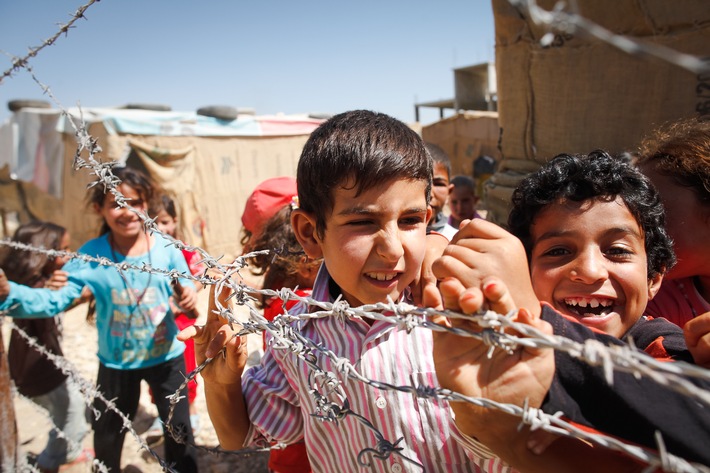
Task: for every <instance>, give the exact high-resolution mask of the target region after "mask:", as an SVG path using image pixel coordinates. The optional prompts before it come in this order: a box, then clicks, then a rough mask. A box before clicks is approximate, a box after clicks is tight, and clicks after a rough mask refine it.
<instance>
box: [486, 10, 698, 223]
mask: <svg viewBox="0 0 710 473" xmlns="http://www.w3.org/2000/svg"><path fill="white" fill-rule="evenodd" d="M537 3H538V5H539V6H540V7H542V8H545V9H547V10H551V9H553V8H555V5H556V4H557V3H558V2H557V1H556V0H539V1H538V2H537ZM575 5H576V10H575V11H576V12H577V13H579V15H581V16H582V17H584V18H586V19H588V20H591V21H593V22H595V23H597V24H599V25H601V26H603V27H604V28H606V29H608V30H610V31H611V32H613V33H616V34H620V35H626V36H628V37H631V38H632V39H634V40H637V41H640V42H644V43H646V44H649V45H659V46H663V47H668V48H671V49H673V50H676V51H680V52H684V53H688V54H692V55H694V56H698V57H706V56H710V8H708V2H707V1H706V0H687V1H683V2H669V1H667V0H619V1H616V2H599V1H597V0H579V1H577V2H575ZM493 12H494V18H495V26H496V73H497V77H498V112H499V122H500V127H501V150H502V154H503V161H502V163H501V167H500V169H499V172H498V173H497V174H496V175H494V176H493V178H492V179H491V181H489V185H488V186H487V189H488V191H487V192H488V194H487V195H486V196H485V200H486V206H487V207H488V208H489V209H491V210H493V212H492V213H489V215H491V216H492V217H493V220H494V221H498V222H499V223H502V222H504V221H505V220H506V219H507V213H508V208H509V203H510V200H509V197H510V194H511V193H512V187H510V186H511V185H512V184H513V183H515V182H518V181H519V180H520V179H521V178H522V176H524V175H525V174H526V173H528V172H530V170H531V168H532V169H535V168H536V167H537V166H539V164H540V163H543V162H546V161H548V160H549V159H550V158H552V157H554V156H555V155H557V154H559V153H563V152H564V153H589V152H590V151H592V150H594V149H605V150H607V151H610V152H614V153H616V152H622V151H627V150H632V149H634V148H635V147H636V146H637V144H638V142H639V141H640V139H641V138H642V137H643V136H644V135H645V134H646V133H648V132H650V131H651V129H652V128H653V127H655V126H658V125H660V124H662V123H664V122H666V121H669V120H675V119H678V118H681V117H686V116H690V115H693V114H695V113H698V112H701V113H710V106H705V105H703V104H707V103H708V102H706V101H707V98H706V97H704V95H703V94H706V92H705V91H706V90H710V76H708V75H705V76H702V75H701V76H698V75H696V74H694V73H691V72H688V71H687V70H684V69H681V68H679V67H677V66H675V65H672V64H670V63H668V62H664V61H661V60H659V59H655V58H648V57H646V58H641V57H635V56H631V55H629V54H626V53H624V52H622V51H620V50H619V49H617V48H616V47H614V46H612V45H609V44H607V43H604V42H600V41H599V40H595V39H590V38H588V37H582V36H577V37H575V36H572V35H569V34H556V35H554V36H553V39H552V41H551V43H550V44H549V45H548V46H543V45H542V44H540V39H542V37H543V36H544V35H545V34H547V30H546V29H545V28H543V27H540V26H538V25H535V24H534V23H533V22H532V21H531V20H530V19H529V18H525V17H524V16H523V15H522V14H521V12H520V11H518V10H517V9H516V8H515V7H514V6H512V5H511V4H510V2H509V1H508V0H493ZM703 107H704V108H703ZM513 187H514V186H513Z"/></svg>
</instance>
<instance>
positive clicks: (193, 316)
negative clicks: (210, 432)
mask: <svg viewBox="0 0 710 473" xmlns="http://www.w3.org/2000/svg"><path fill="white" fill-rule="evenodd" d="M148 214H149V215H151V216H152V217H153V218H155V224H156V225H157V226H158V230H160V231H161V232H163V233H164V234H166V235H170V236H171V237H173V238H177V227H178V220H177V211H176V210H175V202H174V201H173V199H171V198H170V196H168V195H166V194H162V195H160V196H158V197H157V198H155V199H153V201H152V203H151V204H150V208H149V210H148ZM182 255H183V256H184V257H185V261H186V262H187V265H188V267H189V268H190V273H191V274H192V275H193V276H196V275H198V274H201V273H203V272H204V271H205V270H206V266H205V265H204V264H202V262H201V261H202V257H201V256H200V254H199V253H197V252H196V251H190V250H187V249H183V250H182ZM194 284H195V289H196V290H197V291H199V290H200V289H201V288H202V284H200V283H199V282H194ZM170 302H171V309H172V310H173V313H174V314H175V323H176V324H177V327H178V330H182V329H184V328H185V327H189V326H190V325H194V324H195V322H196V320H197V317H198V314H197V311H196V310H194V309H193V310H192V311H189V313H186V312H185V311H184V310H182V309H181V308H180V307H177V306H175V305H174V304H173V299H171V300H170ZM183 356H184V357H185V370H186V371H185V374H187V373H191V372H192V371H193V370H194V369H195V368H196V367H197V365H196V364H195V343H194V342H193V341H192V340H187V341H185V352H184V354H183ZM151 394H152V392H151ZM196 397H197V378H193V379H191V380H190V382H189V383H188V384H187V400H188V403H189V404H190V425H191V426H192V432H193V433H194V434H197V432H198V431H199V430H200V416H199V414H198V413H197V408H196V407H195V398H196ZM162 435H163V427H162V424H161V422H160V417H159V416H158V417H156V418H155V421H154V422H153V424H152V425H151V426H150V427H149V428H148V430H147V431H146V433H145V437H146V440H147V441H148V443H151V442H150V440H151V439H152V438H155V437H157V436H162Z"/></svg>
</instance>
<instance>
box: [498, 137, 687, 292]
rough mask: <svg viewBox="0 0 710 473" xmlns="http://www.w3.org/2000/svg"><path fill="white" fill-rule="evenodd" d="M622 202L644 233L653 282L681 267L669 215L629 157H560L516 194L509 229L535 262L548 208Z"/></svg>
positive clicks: (598, 152)
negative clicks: (536, 238)
mask: <svg viewBox="0 0 710 473" xmlns="http://www.w3.org/2000/svg"><path fill="white" fill-rule="evenodd" d="M617 197H620V198H621V199H622V200H623V201H624V203H625V204H626V207H627V208H628V209H629V211H630V212H631V214H632V215H633V216H634V218H635V219H636V222H638V224H639V226H640V227H641V229H642V231H643V234H644V244H645V248H646V255H647V260H648V267H647V277H648V279H651V278H653V277H655V276H656V275H658V274H660V273H664V272H665V271H667V270H668V269H670V268H671V267H672V266H673V264H675V254H674V253H673V244H672V241H671V238H670V237H669V236H668V233H666V230H665V212H664V210H663V205H662V204H661V200H660V197H659V195H658V192H656V189H655V188H654V187H653V185H652V184H651V182H650V181H649V180H648V178H647V177H646V176H644V175H643V174H641V172H640V171H638V170H637V169H636V168H635V167H634V166H633V165H632V164H631V162H630V160H629V158H628V157H627V156H618V157H612V156H610V155H609V154H608V153H606V152H605V151H601V150H596V151H592V152H591V153H589V155H588V156H584V155H569V154H560V155H558V156H556V157H555V158H553V159H552V160H551V161H549V162H548V163H547V164H545V165H543V166H542V167H541V168H540V169H538V170H537V171H536V172H534V173H533V174H531V175H530V176H528V177H526V178H525V179H524V180H523V181H522V182H521V183H520V184H519V185H518V187H517V188H516V189H515V191H514V192H513V209H512V210H511V212H510V215H509V216H508V228H509V230H510V232H511V233H512V234H514V235H515V236H517V237H518V238H520V240H521V241H522V242H523V245H524V246H525V250H526V251H527V253H528V258H529V257H530V254H531V250H532V239H531V236H530V228H531V226H532V224H533V223H534V222H535V218H536V217H537V215H538V214H539V213H540V211H541V210H543V209H544V208H545V207H547V206H548V205H550V204H552V203H555V202H560V201H564V200H571V201H575V202H581V201H584V200H589V199H600V200H608V201H611V200H614V199H616V198H617Z"/></svg>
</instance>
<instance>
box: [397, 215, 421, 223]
mask: <svg viewBox="0 0 710 473" xmlns="http://www.w3.org/2000/svg"><path fill="white" fill-rule="evenodd" d="M399 223H400V225H418V224H420V223H424V217H420V216H419V215H414V216H411V217H404V218H401V219H400V220H399Z"/></svg>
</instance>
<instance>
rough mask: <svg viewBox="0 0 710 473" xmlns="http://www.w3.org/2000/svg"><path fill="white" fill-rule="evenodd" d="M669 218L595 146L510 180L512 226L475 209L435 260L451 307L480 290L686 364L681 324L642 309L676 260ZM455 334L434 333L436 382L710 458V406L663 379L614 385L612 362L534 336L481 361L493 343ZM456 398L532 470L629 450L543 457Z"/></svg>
mask: <svg viewBox="0 0 710 473" xmlns="http://www.w3.org/2000/svg"><path fill="white" fill-rule="evenodd" d="M663 224H664V212H663V207H662V205H661V203H660V199H659V197H658V194H657V192H656V191H655V189H654V188H653V186H652V185H651V184H650V182H649V180H648V179H647V178H645V177H644V176H643V175H642V174H641V173H640V172H639V171H638V170H637V169H635V168H634V167H633V166H632V165H631V164H629V163H628V162H626V161H624V160H623V159H622V158H614V157H612V156H610V155H608V154H607V153H604V152H601V151H597V152H593V153H590V155H588V156H570V155H560V156H558V157H556V158H554V159H553V160H551V161H550V162H548V163H547V164H545V165H543V167H542V168H540V169H539V170H538V171H537V172H535V173H533V174H532V175H530V176H528V177H527V178H526V179H524V180H523V181H522V182H521V184H520V185H519V186H518V188H517V189H516V190H515V192H514V194H513V209H512V211H511V213H510V216H509V219H508V225H509V228H510V231H511V233H512V235H511V233H508V232H506V231H505V230H504V229H502V228H500V227H498V226H496V225H494V224H493V223H490V222H486V221H482V220H480V219H474V220H472V221H471V222H470V223H469V224H468V225H467V226H466V227H465V228H463V229H462V230H461V231H460V232H459V234H458V236H457V237H456V238H455V239H454V242H453V244H452V245H450V246H449V247H448V248H447V249H446V250H445V252H444V256H443V257H442V258H441V259H440V260H438V261H436V262H435V263H434V267H433V271H434V273H435V274H436V275H437V277H438V278H439V279H440V280H443V282H442V283H441V291H442V294H443V295H444V301H445V306H446V307H447V308H449V309H452V310H463V311H464V312H465V313H470V312H472V311H475V310H477V309H478V308H480V302H481V294H483V295H484V297H486V299H487V302H489V303H490V304H491V305H490V307H492V308H493V310H497V311H498V312H500V313H507V312H508V311H509V310H511V309H515V308H516V307H519V308H525V309H526V311H525V312H527V314H528V315H525V314H524V315H523V316H522V320H523V322H524V323H529V324H532V325H537V326H538V328H540V329H545V327H547V329H551V330H550V332H552V331H554V333H555V334H557V335H563V336H565V337H567V338H570V339H572V340H574V341H577V342H579V343H585V342H586V341H587V340H590V339H595V340H598V341H601V342H603V343H604V344H605V345H622V344H623V342H621V341H620V340H619V338H622V339H624V340H626V341H632V342H633V343H634V345H635V346H636V347H638V348H639V349H642V350H644V351H646V352H647V353H648V354H650V355H652V356H654V357H656V358H659V359H665V360H669V359H673V360H682V361H690V362H692V361H693V360H692V358H691V357H690V353H689V351H688V349H687V347H686V345H685V341H684V338H683V333H682V331H681V330H680V329H679V328H678V327H677V326H675V325H674V324H672V323H670V322H668V321H667V320H665V319H663V318H656V319H652V318H650V317H643V316H642V314H643V311H644V309H645V306H646V303H647V302H648V300H650V299H651V298H652V297H653V295H655V293H656V292H657V290H658V287H659V285H660V283H661V279H662V275H663V273H664V272H665V271H666V270H667V269H668V268H669V267H670V266H672V264H673V261H674V257H673V252H672V247H671V241H670V238H669V237H668V235H667V234H666V232H665V229H664V226H663ZM516 236H517V238H516ZM521 242H522V247H524V250H523V248H522V247H521ZM528 263H529V266H528ZM528 267H529V269H528ZM479 289H480V290H479ZM477 291H479V292H477ZM503 293H505V296H501V295H500V294H503ZM486 294H495V295H496V298H491V297H489V296H488V295H486ZM494 299H498V300H494ZM501 300H506V304H503V303H501V302H500V301H501ZM476 302H477V303H478V304H475V303H476ZM511 302H512V304H511ZM496 304H497V305H499V307H496ZM476 305H477V307H476ZM521 312H522V310H521ZM577 322H579V323H577ZM602 331H603V332H606V334H609V335H613V337H609V336H606V334H603V333H601V332H602ZM453 337H454V336H450V335H438V336H436V337H435V340H436V342H435V343H436V345H437V346H438V347H439V350H438V351H437V352H436V356H437V358H436V359H437V376H438V379H439V381H440V382H441V383H442V387H445V388H449V389H453V390H455V391H457V392H461V393H463V394H465V395H468V396H481V395H484V396H485V397H487V398H490V399H492V400H495V401H499V402H511V403H514V404H517V405H519V406H523V405H526V406H527V407H532V408H540V409H542V410H543V412H545V413H548V414H555V413H557V412H560V413H563V414H564V416H565V417H566V418H567V419H568V420H570V421H571V422H572V423H577V424H581V425H582V426H583V427H584V428H585V429H589V428H592V429H597V430H599V431H601V432H606V433H609V434H611V435H614V436H617V437H620V438H623V439H626V440H627V441H630V442H633V443H637V444H641V445H644V446H646V447H648V448H651V449H654V448H657V445H658V444H657V439H656V438H655V433H656V431H658V432H660V433H662V435H663V441H664V445H665V447H666V448H668V451H671V452H672V453H674V454H676V455H680V456H683V457H686V458H689V459H693V460H696V461H707V459H708V458H710V456H709V455H708V450H707V432H708V430H707V426H708V421H709V419H708V415H707V409H703V407H704V406H700V405H699V404H698V403H697V402H695V401H694V400H692V399H690V398H687V397H685V396H684V395H679V394H678V393H673V392H672V390H669V389H668V388H667V387H666V386H663V385H656V384H655V382H654V381H653V380H651V379H646V378H645V377H642V378H636V377H635V376H634V375H633V374H628V373H620V372H615V373H614V383H613V386H612V385H611V384H610V383H608V382H607V378H606V375H607V373H605V372H604V367H601V366H594V365H588V364H587V363H586V362H584V361H581V360H577V359H576V358H573V357H571V356H569V355H567V354H566V353H564V352H562V351H555V352H554V357H553V356H552V355H553V354H552V353H551V352H550V351H548V350H539V349H536V348H529V347H528V348H519V349H517V350H516V351H515V354H514V355H515V356H508V355H507V354H505V353H503V352H501V351H497V353H496V355H495V356H494V357H493V359H492V361H490V362H489V361H488V360H487V359H484V358H485V356H484V355H485V353H487V347H485V346H484V347H483V349H481V347H480V344H479V343H477V342H476V341H475V340H474V341H468V342H467V343H463V342H458V343H457V341H456V339H454V338H453ZM457 338H458V337H457ZM467 340H468V339H467ZM442 347H443V348H442ZM481 354H484V355H481ZM551 360H554V361H552V362H550V361H551ZM553 375H554V376H553ZM706 385H707V383H705V386H706ZM452 407H453V409H454V412H455V413H456V420H457V425H458V426H459V427H460V429H461V431H462V432H464V433H467V434H468V435H471V436H476V437H477V438H478V439H479V440H481V441H483V442H484V443H485V444H486V445H487V446H488V447H490V448H492V449H493V451H494V452H496V453H497V454H499V455H501V456H502V457H503V458H504V459H506V460H508V461H509V462H510V463H511V464H512V465H514V466H515V467H517V468H520V469H521V470H524V471H568V470H570V469H573V470H574V471H583V470H582V469H583V468H587V470H589V469H591V470H592V471H602V470H604V469H606V467H605V463H604V462H607V461H608V462H612V463H613V462H617V461H621V462H623V461H624V459H623V458H619V457H618V456H615V455H611V456H607V455H606V452H604V451H603V452H602V453H604V455H603V456H600V455H599V452H598V450H599V449H598V448H597V449H596V450H593V449H592V450H591V451H590V450H585V449H586V447H583V446H582V445H581V443H570V442H568V441H564V442H563V443H561V444H558V445H556V447H557V448H554V449H550V450H549V451H547V452H546V453H545V456H544V457H536V456H535V455H531V453H530V452H529V451H528V450H527V448H525V446H526V441H527V439H526V436H527V435H529V433H528V431H527V430H526V429H522V430H519V429H518V426H517V425H513V426H512V428H509V429H504V428H502V427H501V424H498V423H497V421H498V417H500V416H496V415H495V414H491V413H490V410H488V412H486V410H482V409H480V408H476V407H472V406H471V405H466V404H463V403H456V404H452ZM482 411H483V412H482ZM503 417H505V416H503ZM510 419H512V418H509V419H503V421H504V422H506V421H509V422H513V420H510ZM516 424H517V423H516ZM492 425H493V426H495V427H494V428H491V426H492ZM508 427H510V426H508ZM496 432H505V433H503V434H500V435H497V434H496ZM514 437H515V438H514ZM521 439H522V440H521ZM520 446H522V448H520ZM585 458H589V459H590V460H591V461H590V462H588V461H586V460H585ZM617 467H618V466H617ZM614 471H621V470H614ZM630 471H634V470H633V469H632V470H630Z"/></svg>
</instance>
